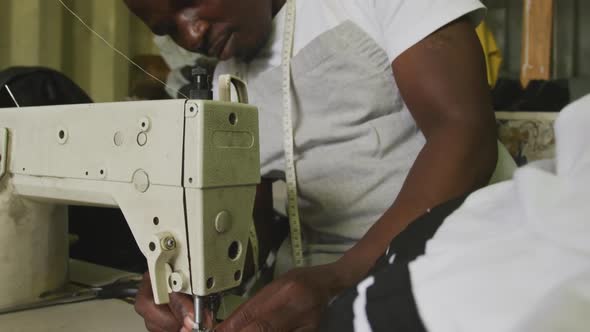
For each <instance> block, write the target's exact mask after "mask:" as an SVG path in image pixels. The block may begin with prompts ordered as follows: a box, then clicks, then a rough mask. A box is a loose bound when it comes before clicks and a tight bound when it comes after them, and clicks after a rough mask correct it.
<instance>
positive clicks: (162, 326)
mask: <svg viewBox="0 0 590 332" xmlns="http://www.w3.org/2000/svg"><path fill="white" fill-rule="evenodd" d="M135 311H137V313H138V314H139V315H141V316H142V317H143V319H144V320H145V327H146V328H147V329H148V331H150V332H178V331H180V329H181V328H183V325H187V326H188V325H189V324H190V323H191V322H193V321H194V304H193V300H192V297H191V296H188V295H186V294H178V293H172V294H170V303H169V304H167V305H166V304H164V305H156V303H155V302H154V293H153V292H152V285H151V283H150V275H149V274H148V273H146V274H144V276H143V281H142V283H141V285H140V287H139V291H138V293H137V297H136V302H135ZM185 321H186V324H185ZM191 330H192V325H191V329H189V330H188V331H191Z"/></svg>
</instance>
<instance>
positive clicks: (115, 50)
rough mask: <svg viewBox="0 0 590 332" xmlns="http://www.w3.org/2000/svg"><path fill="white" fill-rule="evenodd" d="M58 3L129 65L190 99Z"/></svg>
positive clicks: (58, 0) (61, 2)
mask: <svg viewBox="0 0 590 332" xmlns="http://www.w3.org/2000/svg"><path fill="white" fill-rule="evenodd" d="M57 2H59V3H60V4H61V5H62V6H63V7H64V8H65V9H66V10H67V11H68V12H69V13H70V14H71V15H72V16H74V17H75V18H76V19H77V20H78V21H80V23H81V24H82V25H83V26H84V27H85V28H86V29H88V31H90V32H91V33H92V34H94V36H95V37H97V38H98V39H100V40H101V41H102V42H103V43H104V44H105V45H106V46H108V47H109V48H110V49H111V50H113V51H114V52H115V53H117V54H118V55H119V56H121V57H122V58H124V59H125V60H127V61H128V62H129V63H131V64H132V65H133V66H135V67H136V68H137V69H139V70H141V71H142V72H143V73H144V74H146V75H148V76H149V77H151V78H152V79H154V80H155V81H156V82H158V83H160V84H162V85H163V86H164V87H165V88H168V89H170V90H172V91H174V92H176V93H177V94H178V95H180V96H182V97H184V98H186V99H189V98H188V97H187V96H186V95H185V94H183V93H182V92H180V91H179V90H176V89H174V88H172V87H170V86H169V85H168V84H166V83H165V82H163V81H162V80H160V79H159V78H157V77H156V76H154V75H152V74H150V73H149V72H148V71H147V70H145V69H144V68H143V67H142V66H140V65H139V64H137V63H136V62H135V61H133V60H131V58H129V57H128V56H127V55H126V54H125V53H123V52H122V51H120V50H119V49H118V48H116V47H115V46H114V45H113V44H111V43H109V41H107V40H106V39H105V38H104V37H103V36H101V35H100V34H99V33H98V32H96V31H95V30H94V29H92V27H90V25H88V24H87V23H86V22H85V21H84V20H83V19H82V18H81V17H80V16H78V14H76V12H74V10H73V9H71V8H70V7H69V6H68V5H66V4H65V3H64V2H63V0H57Z"/></svg>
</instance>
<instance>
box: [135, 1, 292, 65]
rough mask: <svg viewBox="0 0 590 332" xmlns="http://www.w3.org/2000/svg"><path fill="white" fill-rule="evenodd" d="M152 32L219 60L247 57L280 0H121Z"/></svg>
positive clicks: (267, 29) (262, 41)
mask: <svg viewBox="0 0 590 332" xmlns="http://www.w3.org/2000/svg"><path fill="white" fill-rule="evenodd" d="M124 1H125V3H126V4H127V6H128V7H129V9H130V10H131V11H132V12H133V13H135V15H137V16H138V17H139V18H141V19H142V20H143V21H144V22H145V23H146V24H147V25H148V27H149V28H150V29H151V30H152V31H153V32H154V33H155V34H156V35H169V36H170V37H171V38H172V39H174V41H175V42H176V43H177V44H178V45H180V46H181V47H184V48H185V49H187V50H189V51H192V52H199V53H203V54H206V55H209V56H212V57H217V58H219V59H220V60H227V59H229V58H231V57H234V56H235V57H237V58H240V59H243V60H250V59H251V58H253V57H254V56H255V55H256V53H257V52H258V51H259V50H260V49H261V48H262V46H264V44H265V42H266V40H267V39H268V36H269V34H270V31H271V24H272V18H273V15H274V12H273V11H274V9H275V8H273V7H275V6H273V3H276V2H281V1H280V0H124Z"/></svg>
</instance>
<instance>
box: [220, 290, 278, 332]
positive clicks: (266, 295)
mask: <svg viewBox="0 0 590 332" xmlns="http://www.w3.org/2000/svg"><path fill="white" fill-rule="evenodd" d="M280 288H281V283H280V282H274V283H271V284H270V285H268V286H266V287H265V288H263V289H262V290H261V291H260V292H258V293H257V294H256V295H255V296H254V297H253V298H251V299H250V300H248V301H246V303H243V304H242V305H240V306H239V307H238V308H237V309H236V310H235V311H234V312H233V313H232V314H231V315H230V316H229V317H228V318H227V319H226V320H225V321H224V322H223V323H221V324H220V325H219V326H218V327H217V328H215V331H221V332H233V331H241V330H242V329H243V328H245V327H246V326H248V325H250V323H252V322H253V321H255V320H256V319H257V317H258V316H260V315H265V314H266V313H269V312H272V311H273V308H277V307H279V306H280V305H279V304H278V303H277V302H282V301H283V300H282V299H280V296H277V295H278V293H279V292H280Z"/></svg>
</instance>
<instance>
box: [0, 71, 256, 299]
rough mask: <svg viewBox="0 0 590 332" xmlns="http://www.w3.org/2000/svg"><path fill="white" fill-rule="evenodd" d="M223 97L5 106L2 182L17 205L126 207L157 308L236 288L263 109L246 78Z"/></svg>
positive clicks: (0, 135)
mask: <svg viewBox="0 0 590 332" xmlns="http://www.w3.org/2000/svg"><path fill="white" fill-rule="evenodd" d="M230 82H231V83H234V84H235V85H236V88H237V90H238V92H239V93H238V94H239V96H240V101H241V102H240V103H232V102H230ZM219 89H220V93H219V95H220V101H211V100H194V99H188V100H163V101H146V102H125V103H110V104H87V105H69V106H50V107H33V108H20V109H5V110H1V111H0V181H3V182H4V181H8V182H10V185H11V188H14V193H13V194H12V195H13V196H15V198H18V199H21V198H22V199H26V200H33V201H36V202H45V203H48V204H71V203H75V204H85V205H94V206H109V207H119V208H120V209H121V210H122V212H123V214H124V215H125V219H126V220H127V222H128V224H129V226H130V228H131V230H132V232H133V235H134V237H135V240H136V241H137V244H138V246H139V248H140V249H141V251H142V252H143V254H144V255H145V256H146V258H147V261H148V267H149V273H150V276H151V282H152V288H153V291H154V298H155V301H156V303H158V304H161V303H166V302H168V295H169V293H170V292H182V293H186V294H192V295H194V296H198V297H203V296H208V295H211V294H216V293H220V292H223V291H225V290H228V289H230V288H233V287H236V286H238V285H239V284H240V283H241V280H242V275H243V268H244V261H245V259H244V258H245V252H246V248H247V244H248V237H249V232H250V229H251V227H253V226H252V225H253V223H252V210H253V205H254V196H255V192H256V184H257V183H258V182H259V180H260V161H259V143H258V112H257V109H256V108H255V107H254V106H250V105H247V104H246V103H247V92H246V89H245V85H243V84H242V83H240V82H239V81H237V80H235V79H233V78H231V77H225V76H224V77H221V78H220V80H219ZM1 202H4V203H6V201H1ZM0 204H2V203H0ZM0 208H2V207H0ZM27 240H31V241H33V239H21V241H27ZM104 243H105V245H108V239H104ZM97 250H100V248H97ZM3 269H4V267H3ZM4 273H5V272H4V271H3V272H0V274H4Z"/></svg>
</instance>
